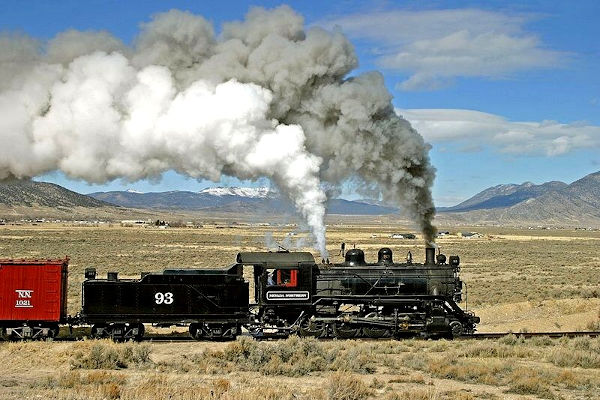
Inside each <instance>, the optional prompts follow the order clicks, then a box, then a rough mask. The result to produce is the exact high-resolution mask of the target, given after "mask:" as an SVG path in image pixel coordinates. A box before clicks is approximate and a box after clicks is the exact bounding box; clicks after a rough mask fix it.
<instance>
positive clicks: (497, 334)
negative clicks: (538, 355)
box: [461, 331, 600, 339]
mask: <svg viewBox="0 0 600 400" xmlns="http://www.w3.org/2000/svg"><path fill="white" fill-rule="evenodd" d="M508 335H515V336H517V337H521V338H532V337H536V336H547V337H550V338H553V339H557V338H561V337H571V338H572V337H579V336H587V337H599V336H600V331H572V332H494V333H474V334H472V335H469V336H463V337H461V339H500V338H501V337H504V336H508Z"/></svg>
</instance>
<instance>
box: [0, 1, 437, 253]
mask: <svg viewBox="0 0 600 400" xmlns="http://www.w3.org/2000/svg"><path fill="white" fill-rule="evenodd" d="M356 65H357V61H356V56H355V53H354V50H353V47H352V45H351V44H350V43H349V42H348V40H347V39H346V38H345V37H344V36H343V35H342V34H341V33H340V32H333V33H331V32H326V31H324V30H322V29H319V28H312V29H309V30H307V31H305V30H304V28H303V20H302V17H301V16H299V15H298V14H296V13H295V12H294V11H293V10H291V9H290V8H289V7H287V6H282V7H279V8H276V9H274V10H264V9H260V8H255V9H252V10H251V11H250V12H249V13H248V15H247V17H246V19H245V20H244V21H240V22H231V23H226V24H224V26H223V28H222V32H221V34H220V35H219V36H218V37H217V36H215V34H214V29H213V27H212V25H211V24H210V23H209V22H207V21H206V20H205V19H204V18H203V17H201V16H197V15H193V14H190V13H186V12H181V11H177V10H172V11H169V12H167V13H163V14H158V15H156V16H155V17H154V18H153V19H152V20H151V21H150V22H149V23H147V24H145V25H143V27H142V31H141V33H140V35H139V36H138V38H137V39H136V40H135V45H134V46H133V47H128V46H125V45H124V44H123V43H121V42H120V41H119V40H118V39H116V38H114V37H112V36H111V35H109V34H108V33H106V32H99V33H93V32H77V31H68V32H65V33H62V34H59V35H57V37H56V38H54V39H52V40H51V41H50V42H48V43H47V44H43V43H40V42H38V41H36V40H34V39H31V38H27V37H18V36H8V35H4V36H1V37H0V73H1V74H2V76H3V77H6V79H4V80H3V81H2V82H0V140H1V143H2V146H1V147H0V178H1V177H6V176H10V175H14V176H18V177H25V176H36V175H39V174H41V173H44V172H47V171H51V170H56V169H60V170H62V171H64V172H65V173H66V174H67V175H68V176H71V177H75V178H81V179H85V180H87V181H90V182H105V181H108V180H111V179H115V178H125V179H129V180H137V179H143V178H148V177H150V178H152V177H158V176H160V174H161V173H162V172H164V171H167V170H170V169H174V170H176V171H178V172H180V173H183V174H186V175H189V176H192V177H198V178H199V177H204V178H209V179H213V180H218V179H220V177H221V175H222V174H225V175H229V176H235V177H238V178H240V179H254V178H258V177H262V176H265V177H268V178H270V179H271V180H272V181H273V182H275V184H276V185H277V186H278V187H279V188H280V189H281V191H282V193H284V194H285V195H287V196H288V197H289V198H290V200H291V201H292V202H293V203H294V204H295V206H296V208H297V210H298V211H299V212H300V213H301V214H302V216H303V217H304V218H305V220H306V221H307V223H308V225H309V226H310V228H311V230H312V233H313V235H314V236H315V238H316V241H317V247H318V248H319V249H320V250H321V252H323V253H324V254H325V252H326V251H325V226H324V214H325V207H324V204H325V200H326V198H325V193H324V191H323V189H322V185H321V182H322V181H326V182H327V183H328V184H330V185H333V186H335V185H339V184H340V183H341V182H342V181H344V180H346V179H349V178H350V179H353V180H355V181H359V182H362V183H364V185H365V186H368V187H369V188H371V189H374V190H375V192H376V193H378V194H381V195H383V197H384V199H386V200H391V201H394V202H396V203H397V204H398V205H401V206H403V208H404V209H405V210H406V211H408V212H409V214H410V215H412V216H413V217H414V218H415V221H416V222H417V223H418V224H419V225H420V226H421V228H422V229H423V232H424V233H425V234H426V236H427V239H431V238H432V235H433V232H434V228H433V226H432V225H431V219H432V217H433V213H434V208H433V203H432V199H431V193H430V187H431V184H432V182H433V178H434V170H433V168H432V167H431V165H430V163H429V158H428V155H427V153H428V149H429V147H428V145H427V144H426V143H424V141H423V139H422V138H421V136H420V135H419V134H418V133H417V132H416V131H415V130H414V129H412V128H411V127H410V125H409V123H408V122H406V121H405V120H404V119H401V118H399V117H397V116H396V115H395V114H394V111H393V108H392V106H391V102H390V100H391V96H390V94H389V93H388V91H387V90H386V88H385V86H384V84H383V79H382V77H381V75H380V74H378V73H369V74H364V75H360V76H357V77H355V78H352V79H347V78H345V77H346V75H347V74H348V73H349V72H350V71H351V70H352V69H354V68H355V67H356Z"/></svg>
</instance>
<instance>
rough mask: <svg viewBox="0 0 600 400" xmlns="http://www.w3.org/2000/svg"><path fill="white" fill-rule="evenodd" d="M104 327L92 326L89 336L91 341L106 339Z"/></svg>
mask: <svg viewBox="0 0 600 400" xmlns="http://www.w3.org/2000/svg"><path fill="white" fill-rule="evenodd" d="M105 329H106V327H105V326H102V325H92V330H91V332H90V336H91V337H92V338H93V339H102V338H105V337H106V330H105Z"/></svg>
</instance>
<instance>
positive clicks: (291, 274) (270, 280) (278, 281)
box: [267, 268, 298, 287]
mask: <svg viewBox="0 0 600 400" xmlns="http://www.w3.org/2000/svg"><path fill="white" fill-rule="evenodd" d="M267 286H279V287H296V286H298V270H297V269H276V268H269V269H267Z"/></svg>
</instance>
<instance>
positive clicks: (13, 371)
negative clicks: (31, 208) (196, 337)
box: [0, 218, 600, 399]
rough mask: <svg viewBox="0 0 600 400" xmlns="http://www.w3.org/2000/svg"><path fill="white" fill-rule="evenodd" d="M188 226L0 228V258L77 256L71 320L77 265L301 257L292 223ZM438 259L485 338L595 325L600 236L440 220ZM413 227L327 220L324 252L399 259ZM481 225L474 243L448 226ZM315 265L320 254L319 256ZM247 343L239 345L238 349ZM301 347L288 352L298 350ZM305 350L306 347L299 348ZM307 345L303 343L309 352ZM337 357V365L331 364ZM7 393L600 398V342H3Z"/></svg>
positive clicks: (410, 243)
mask: <svg viewBox="0 0 600 400" xmlns="http://www.w3.org/2000/svg"><path fill="white" fill-rule="evenodd" d="M200 225H201V227H197V228H168V229H158V228H155V227H137V226H136V227H123V226H121V225H120V224H118V223H116V224H97V225H85V226H83V225H80V224H77V225H76V224H67V223H59V224H46V223H44V224H38V225H31V224H30V225H18V226H14V225H5V226H0V258H21V257H25V258H30V257H34V258H35V257H39V258H57V257H64V256H65V255H68V256H69V257H70V267H69V270H70V276H69V313H70V314H75V313H76V312H77V311H78V310H79V307H80V285H81V282H82V280H83V271H84V269H85V268H86V267H95V268H96V269H97V270H98V274H99V275H100V276H102V275H105V274H106V273H107V272H108V271H117V272H119V274H120V276H139V274H140V273H141V272H145V271H161V270H162V269H165V268H173V267H190V268H204V267H216V266H223V265H227V264H230V263H232V262H233V261H234V260H235V255H236V253H237V252H239V251H252V250H265V249H266V248H268V247H269V246H272V245H273V243H275V242H277V243H279V244H281V245H283V246H285V247H288V248H293V249H294V248H300V249H302V250H308V251H312V249H310V248H305V247H303V245H304V244H305V243H306V235H305V234H303V233H302V232H300V231H298V228H297V227H296V226H295V225H294V224H293V223H289V224H283V223H281V224H276V223H271V224H270V225H269V226H264V225H262V224H260V225H259V224H251V223H247V222H240V221H234V220H229V221H226V220H220V221H217V222H215V221H204V222H203V223H201V224H200ZM440 229H441V230H448V231H450V232H451V233H452V234H451V235H449V236H447V237H444V238H440V239H438V245H439V246H440V247H441V251H442V252H443V253H445V254H446V255H459V256H460V257H461V266H462V270H461V276H462V279H463V280H464V281H465V282H466V284H467V289H468V296H467V300H468V301H467V302H466V303H463V304H461V306H462V307H463V308H466V307H468V309H469V310H472V311H474V312H475V313H476V314H477V315H479V316H480V317H481V324H480V325H479V329H478V330H479V331H480V332H499V331H513V332H519V331H530V332H531V331H543V332H546V331H566V330H568V331H575V330H591V329H596V330H598V329H599V328H600V273H599V272H600V254H599V253H598V250H597V249H598V245H599V244H600V232H596V231H582V230H569V229H553V230H547V229H526V228H523V229H517V228H500V227H463V226H461V227H459V228H457V227H452V226H447V227H440ZM409 231H410V230H409V228H408V227H406V226H402V225H401V224H399V223H397V222H394V221H392V220H390V219H387V218H386V219H381V220H379V219H373V218H371V219H368V220H367V219H363V220H361V221H358V222H357V221H353V220H352V219H349V218H346V219H344V218H338V219H334V218H333V219H331V220H330V221H329V225H328V232H327V238H328V250H329V257H330V259H331V261H332V262H339V261H341V257H340V256H339V246H340V243H341V242H345V243H346V248H351V247H353V246H354V244H356V247H360V248H362V249H363V250H365V252H366V256H367V259H368V260H374V259H376V253H377V250H378V249H379V248H380V247H383V246H387V247H390V248H392V250H393V251H394V258H395V259H396V260H403V259H404V258H405V256H406V254H407V252H408V251H411V253H412V254H413V256H414V258H415V261H420V260H421V259H423V258H424V250H423V245H422V240H421V238H420V237H417V239H416V240H403V239H391V238H390V237H389V236H390V235H391V234H392V233H397V232H409ZM459 231H460V232H464V231H477V232H479V233H481V235H482V236H481V237H479V238H474V239H466V238H461V237H459V236H457V235H455V233H457V232H459ZM315 256H316V257H318V258H319V259H320V255H318V254H316V253H315ZM240 348H241V349H242V350H240ZM290 349H291V350H290ZM294 349H295V350H294ZM298 349H301V350H298ZM302 349H303V350H302ZM340 360H341V361H340ZM0 362H2V363H3V364H4V365H5V368H4V372H3V374H2V376H1V377H0V398H7V399H12V398H15V399H17V398H19V399H23V398H31V399H37V398H44V399H45V398H56V399H87V398H93V399H117V398H123V399H137V398H139V399H149V398H153V399H156V398H182V399H246V398H247V399H254V398H257V399H279V398H289V399H296V398H306V399H367V398H381V399H479V398H484V399H505V398H512V399H521V398H556V399H559V398H565V399H591V398H600V395H599V394H598V389H599V388H600V339H589V338H579V339H560V340H550V339H547V338H536V339H529V340H520V339H517V338H515V337H512V336H509V337H507V338H504V339H501V340H496V341H491V340H488V341H478V342H474V341H454V342H447V341H420V340H407V341H401V342H396V341H389V340H385V341H376V342H361V341H345V342H338V341H329V342H317V343H314V341H302V340H298V339H294V340H292V339H290V340H288V341H279V342H260V343H258V342H253V343H246V341H245V340H242V341H241V342H240V341H237V342H233V343H205V342H198V343H196V342H191V343H145V344H141V345H137V344H136V345H134V344H112V343H108V342H104V341H84V342H76V343H63V342H61V343H0Z"/></svg>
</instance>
